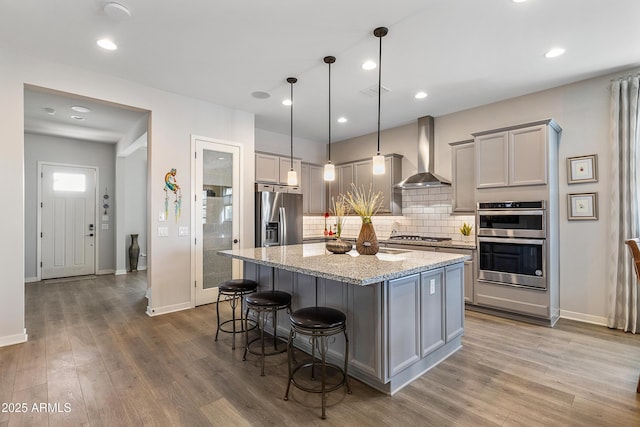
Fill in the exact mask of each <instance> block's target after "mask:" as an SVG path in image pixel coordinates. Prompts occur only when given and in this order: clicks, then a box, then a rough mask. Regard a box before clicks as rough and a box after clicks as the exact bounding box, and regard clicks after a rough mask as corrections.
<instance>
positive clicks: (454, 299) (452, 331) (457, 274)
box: [444, 264, 464, 342]
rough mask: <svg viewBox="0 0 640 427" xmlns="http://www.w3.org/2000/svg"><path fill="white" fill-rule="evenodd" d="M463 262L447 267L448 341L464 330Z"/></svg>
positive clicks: (445, 288)
mask: <svg viewBox="0 0 640 427" xmlns="http://www.w3.org/2000/svg"><path fill="white" fill-rule="evenodd" d="M463 272H464V266H463V264H455V265H453V266H450V267H447V268H446V269H445V279H444V283H445V286H444V299H445V307H446V309H445V310H446V313H445V331H446V332H445V333H446V340H447V342H449V341H451V340H452V339H454V338H456V337H458V336H460V335H462V333H463V332H464V329H463V328H464V291H463V289H462V287H463Z"/></svg>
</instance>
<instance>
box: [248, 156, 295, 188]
mask: <svg viewBox="0 0 640 427" xmlns="http://www.w3.org/2000/svg"><path fill="white" fill-rule="evenodd" d="M290 168H291V159H290V158H289V157H282V156H278V155H275V154H269V153H256V155H255V179H256V182H261V183H269V184H282V185H287V172H289V169H290ZM293 169H294V170H295V171H296V172H297V173H298V185H300V182H299V181H300V176H301V175H302V161H301V160H300V159H293Z"/></svg>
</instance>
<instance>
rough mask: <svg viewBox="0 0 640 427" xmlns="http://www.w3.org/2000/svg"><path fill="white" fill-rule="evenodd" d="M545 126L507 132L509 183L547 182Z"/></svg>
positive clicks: (540, 183) (536, 183) (530, 183)
mask: <svg viewBox="0 0 640 427" xmlns="http://www.w3.org/2000/svg"><path fill="white" fill-rule="evenodd" d="M546 134H547V126H546V125H541V126H533V127H529V128H524V129H516V130H513V131H511V132H509V184H510V185H513V186H515V185H544V184H546V183H547V145H548V144H547V138H546Z"/></svg>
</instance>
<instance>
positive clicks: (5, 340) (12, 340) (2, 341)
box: [0, 328, 29, 347]
mask: <svg viewBox="0 0 640 427" xmlns="http://www.w3.org/2000/svg"><path fill="white" fill-rule="evenodd" d="M28 339H29V335H27V329H26V328H25V330H24V333H22V334H15V335H7V336H6V337H0V347H5V346H8V345H14V344H20V343H23V342H27V340H28Z"/></svg>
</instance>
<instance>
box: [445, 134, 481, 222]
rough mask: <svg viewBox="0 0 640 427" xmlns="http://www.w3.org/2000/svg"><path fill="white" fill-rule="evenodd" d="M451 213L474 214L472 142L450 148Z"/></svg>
mask: <svg viewBox="0 0 640 427" xmlns="http://www.w3.org/2000/svg"><path fill="white" fill-rule="evenodd" d="M451 161H452V165H451V171H452V180H451V181H452V182H451V187H452V192H453V197H452V201H451V202H452V207H453V212H475V210H476V185H475V184H476V183H475V179H476V176H475V172H476V165H475V161H476V159H475V149H474V144H473V142H470V143H466V144H459V145H453V146H452V147H451Z"/></svg>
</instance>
